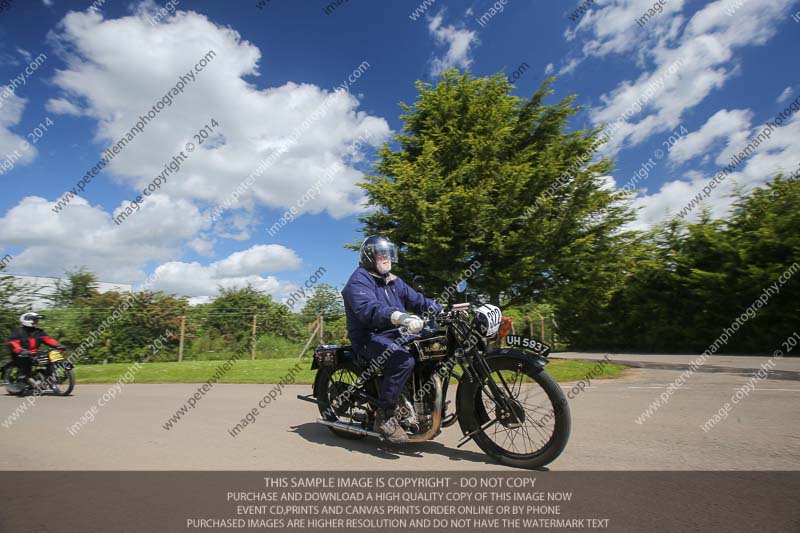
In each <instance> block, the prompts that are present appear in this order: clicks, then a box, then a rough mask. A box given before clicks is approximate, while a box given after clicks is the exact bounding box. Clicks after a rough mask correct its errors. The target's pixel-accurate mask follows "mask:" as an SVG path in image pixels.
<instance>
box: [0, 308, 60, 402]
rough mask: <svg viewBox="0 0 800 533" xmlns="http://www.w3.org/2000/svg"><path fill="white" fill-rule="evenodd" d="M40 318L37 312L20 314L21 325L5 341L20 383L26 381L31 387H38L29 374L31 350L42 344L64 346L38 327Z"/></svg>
mask: <svg viewBox="0 0 800 533" xmlns="http://www.w3.org/2000/svg"><path fill="white" fill-rule="evenodd" d="M40 320H44V316H43V315H40V314H39V313H34V312H33V311H29V312H27V313H24V314H22V316H20V317H19V322H20V324H21V327H19V328H16V329H15V330H14V331H12V332H11V335H10V336H9V337H8V342H7V343H6V344H7V345H8V349H9V351H10V352H11V358H12V360H13V361H14V364H15V365H16V366H17V368H18V369H19V374H18V378H19V381H20V382H22V383H25V382H27V383H28V384H29V385H31V386H32V387H38V386H39V382H38V381H36V380H35V379H33V377H31V376H30V374H31V368H32V362H31V358H30V355H31V352H35V351H36V350H38V349H39V346H41V345H42V344H46V345H47V346H52V347H53V348H58V349H63V348H64V346H63V345H62V344H60V343H59V342H58V341H57V340H55V339H54V338H53V337H50V336H49V335H47V333H45V332H44V331H43V330H42V329H40V328H39V321H40Z"/></svg>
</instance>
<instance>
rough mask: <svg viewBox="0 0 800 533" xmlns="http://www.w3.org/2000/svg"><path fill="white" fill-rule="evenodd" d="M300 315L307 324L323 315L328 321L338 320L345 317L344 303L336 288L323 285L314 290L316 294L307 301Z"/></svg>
mask: <svg viewBox="0 0 800 533" xmlns="http://www.w3.org/2000/svg"><path fill="white" fill-rule="evenodd" d="M300 315H301V316H302V317H303V320H304V321H305V322H306V323H311V322H313V321H314V320H316V318H317V316H319V315H322V316H324V317H325V319H326V321H327V320H338V319H339V318H341V317H343V316H344V301H343V300H342V295H341V293H340V292H339V290H338V289H337V288H336V287H333V286H331V285H328V284H325V283H322V284H320V285H318V286H317V287H316V288H315V289H314V293H313V294H312V295H311V297H310V298H309V299H308V300H306V304H305V306H304V307H303V310H302V311H300Z"/></svg>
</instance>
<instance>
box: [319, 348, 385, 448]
mask: <svg viewBox="0 0 800 533" xmlns="http://www.w3.org/2000/svg"><path fill="white" fill-rule="evenodd" d="M360 373H361V370H359V369H358V368H356V367H355V366H353V365H348V364H345V365H339V366H337V367H335V368H332V369H329V368H320V369H319V370H318V371H317V375H316V377H315V378H314V396H315V397H316V399H317V402H318V403H317V406H318V407H319V413H320V415H321V417H322V418H323V419H325V420H329V421H331V422H336V421H338V422H343V423H345V424H351V425H356V426H359V427H361V428H363V429H369V430H371V429H372V428H371V427H370V423H371V421H372V420H373V418H374V417H373V416H372V408H371V407H370V406H369V405H368V404H367V403H365V402H362V401H357V400H355V399H353V398H352V395H350V397H347V396H344V398H342V401H341V404H340V405H337V406H335V407H332V406H331V404H332V403H333V401H334V400H335V399H336V398H337V396H342V395H344V394H345V393H346V391H347V390H348V389H349V387H350V386H351V385H352V384H354V383H355V382H356V381H357V380H358V376H359V374H360ZM366 387H367V389H368V391H369V389H370V388H374V387H372V382H371V381H370V382H368V383H367V385H366ZM370 394H372V393H370ZM327 427H328V429H329V430H331V431H332V432H333V434H334V435H337V436H339V437H342V438H345V439H352V440H358V439H363V438H364V437H365V436H366V435H359V434H357V433H351V432H349V431H345V430H342V429H338V428H333V427H330V426H327Z"/></svg>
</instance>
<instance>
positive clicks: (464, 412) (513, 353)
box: [456, 348, 549, 435]
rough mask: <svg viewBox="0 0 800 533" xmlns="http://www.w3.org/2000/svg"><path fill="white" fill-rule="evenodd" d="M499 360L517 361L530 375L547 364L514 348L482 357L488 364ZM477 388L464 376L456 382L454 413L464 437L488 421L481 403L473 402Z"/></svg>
mask: <svg viewBox="0 0 800 533" xmlns="http://www.w3.org/2000/svg"><path fill="white" fill-rule="evenodd" d="M499 358H502V359H513V360H516V361H519V363H520V364H521V365H522V367H523V369H524V370H525V371H526V372H529V373H531V374H536V373H539V372H541V371H542V370H544V367H545V365H546V364H547V363H549V361H548V360H547V358H545V357H541V356H538V355H536V354H534V353H532V352H528V351H525V350H519V349H516V348H503V349H500V350H495V351H493V352H490V353H489V354H487V355H486V356H485V357H484V359H485V360H486V362H487V363H489V364H491V361H492V360H493V359H499ZM479 388H480V385H479V383H478V382H476V381H470V380H468V378H467V375H466V374H465V375H464V376H463V377H462V379H461V381H459V382H458V389H457V390H456V412H457V413H458V425H459V426H461V431H462V432H463V434H464V435H466V434H468V433H471V432H473V431H475V430H476V429H478V428H479V427H481V426H482V425H483V424H485V423H486V422H488V420H489V415H488V414H487V413H486V410H485V409H484V407H483V402H476V401H475V395H476V393H477V392H478V389H479ZM478 404H481V405H478Z"/></svg>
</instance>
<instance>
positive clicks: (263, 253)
mask: <svg viewBox="0 0 800 533" xmlns="http://www.w3.org/2000/svg"><path fill="white" fill-rule="evenodd" d="M299 266H300V258H299V257H297V255H296V254H295V252H294V251H293V250H290V249H289V248H286V247H284V246H280V245H276V244H270V245H256V246H253V247H251V248H248V249H247V250H244V251H241V252H235V253H233V254H231V255H230V256H228V257H226V258H225V259H223V260H221V261H217V262H214V263H211V264H210V265H207V266H203V265H201V264H200V263H197V262H191V263H185V262H180V261H170V262H168V263H164V264H162V265H159V266H158V267H157V268H156V269H155V271H154V276H155V278H156V281H155V282H154V284H153V288H154V289H155V290H163V291H165V292H169V293H175V294H179V295H182V296H189V297H192V298H193V301H194V303H202V302H204V301H207V300H208V298H210V297H213V296H215V295H216V294H217V293H218V288H219V287H224V288H228V289H229V288H234V287H244V286H245V285H247V284H250V285H252V286H253V287H254V288H255V289H257V290H260V291H263V292H265V293H267V294H271V295H272V296H273V297H274V298H275V299H276V300H278V301H279V300H280V299H281V298H283V297H285V296H286V295H287V294H288V293H289V292H291V291H293V290H295V289H296V288H297V284H295V283H291V282H287V281H281V280H279V279H277V278H276V277H274V276H262V275H261V274H265V273H269V272H275V271H282V270H293V269H296V268H298V267H299Z"/></svg>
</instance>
